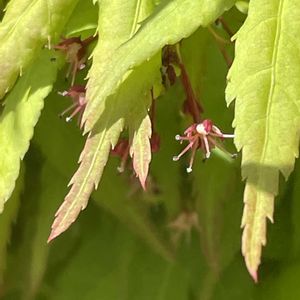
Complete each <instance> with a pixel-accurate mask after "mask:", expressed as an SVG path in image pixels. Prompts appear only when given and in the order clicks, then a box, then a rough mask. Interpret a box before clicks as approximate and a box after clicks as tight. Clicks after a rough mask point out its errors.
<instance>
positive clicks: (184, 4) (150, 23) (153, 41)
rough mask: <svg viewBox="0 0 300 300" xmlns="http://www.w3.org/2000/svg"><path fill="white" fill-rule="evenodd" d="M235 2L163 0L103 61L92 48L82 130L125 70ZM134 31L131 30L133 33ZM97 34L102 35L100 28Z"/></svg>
mask: <svg viewBox="0 0 300 300" xmlns="http://www.w3.org/2000/svg"><path fill="white" fill-rule="evenodd" d="M139 2H140V1H138V2H137V3H139ZM234 2H235V1H234V0H216V1H211V0H175V1H163V2H162V3H161V5H159V6H158V7H157V8H156V9H155V11H154V12H153V14H152V15H151V16H150V17H149V18H148V19H146V20H145V21H144V22H143V24H142V26H141V27H140V28H139V30H138V31H137V33H136V34H135V35H134V36H133V37H132V38H131V39H130V40H129V41H128V42H127V43H124V44H123V45H122V46H121V47H119V48H118V49H117V50H116V51H115V52H114V54H113V55H111V56H110V59H109V60H108V61H106V63H101V64H100V63H99V64H97V63H96V61H95V55H97V54H96V53H97V51H96V50H95V55H94V63H93V67H92V69H91V71H90V73H89V81H88V84H87V100H88V102H87V107H86V110H85V112H84V115H83V122H85V130H86V131H89V130H91V129H92V127H93V126H94V124H95V123H96V122H97V120H98V118H99V116H100V114H101V111H100V110H99V103H101V102H103V101H105V99H106V98H107V97H108V96H109V95H111V94H113V93H114V92H115V91H116V89H117V87H118V86H119V85H120V83H121V82H122V81H123V80H124V78H125V77H126V76H127V75H126V73H127V72H128V70H130V69H132V68H134V67H136V66H138V65H140V64H141V63H143V62H144V61H146V60H149V59H150V58H151V57H152V56H153V55H155V54H156V53H157V52H158V51H159V50H160V49H161V48H162V47H163V46H165V45H167V44H175V43H177V42H178V41H180V40H181V39H183V38H185V37H188V36H189V35H190V34H191V33H193V32H194V31H195V30H196V29H197V28H198V27H199V26H207V25H209V24H210V23H211V22H213V21H214V20H215V19H217V17H218V16H220V15H221V14H222V13H223V12H224V11H225V10H227V9H229V8H230V7H231V6H232V5H233V4H234ZM101 6H102V5H100V8H101ZM137 8H138V6H137ZM100 13H101V9H100ZM107 22H109V18H107ZM100 29H101V27H100ZM134 32H135V31H132V34H133V33H134ZM112 34H114V31H112ZM99 35H100V36H101V30H100V31H99ZM130 37H131V36H129V38H130ZM115 38H116V39H118V35H115ZM102 42H104V41H102Z"/></svg>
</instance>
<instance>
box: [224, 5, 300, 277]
mask: <svg viewBox="0 0 300 300" xmlns="http://www.w3.org/2000/svg"><path fill="white" fill-rule="evenodd" d="M299 13H300V7H299V5H298V4H297V3H296V2H295V1H293V0H280V1H268V0H253V1H251V2H250V5H249V15H248V18H247V20H246V22H245V24H244V25H243V27H242V28H241V30H240V31H239V32H238V34H237V40H236V58H235V61H234V64H233V66H232V68H231V70H230V73H229V76H228V80H229V83H228V86H227V100H228V103H230V102H231V101H232V100H233V99H234V98H235V99H236V108H235V121H234V126H235V127H236V130H235V134H236V137H235V143H236V146H237V148H238V150H240V149H242V151H243V160H242V175H243V178H244V179H246V180H247V181H246V188H245V192H244V202H245V209H244V215H243V220H242V227H243V228H244V232H243V241H242V252H243V255H244V256H245V261H246V265H247V268H248V270H249V272H250V273H251V275H252V277H253V278H254V279H255V280H257V269H258V266H259V264H260V257H261V248H262V246H263V245H265V244H266V226H267V224H266V219H267V218H268V219H269V220H271V221H273V206H274V197H275V195H276V194H277V192H278V178H279V171H281V172H282V174H283V175H284V176H285V178H287V177H288V176H289V174H290V173H291V171H292V170H293V167H294V161H295V157H298V145H299V128H300V113H299V111H300V71H299V68H297V67H295V66H297V65H299V63H300V55H299V49H300V37H299V34H298V32H299V30H300V24H299V22H295V20H296V19H297V18H298V16H299Z"/></svg>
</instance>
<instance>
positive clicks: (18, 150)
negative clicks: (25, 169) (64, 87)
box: [0, 50, 58, 212]
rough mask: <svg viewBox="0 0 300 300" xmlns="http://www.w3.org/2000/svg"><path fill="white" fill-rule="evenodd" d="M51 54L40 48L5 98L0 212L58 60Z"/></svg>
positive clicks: (0, 139) (0, 130) (1, 119)
mask: <svg viewBox="0 0 300 300" xmlns="http://www.w3.org/2000/svg"><path fill="white" fill-rule="evenodd" d="M52 55H53V53H52V52H50V51H48V50H44V51H43V52H42V54H41V57H40V58H38V59H37V60H36V61H35V63H34V64H33V65H32V67H31V68H30V69H29V70H28V71H27V72H26V74H25V75H24V76H23V77H22V78H20V80H19V81H18V83H17V84H16V86H15V88H14V89H13V90H12V92H11V93H10V94H9V95H8V96H7V97H6V99H5V107H4V110H3V112H2V114H1V117H0V143H1V145H2V146H1V155H0V212H2V210H3V207H4V203H5V202H6V201H7V200H8V199H9V197H10V195H11V193H12V191H13V189H14V186H15V181H16V179H17V178H18V175H19V171H20V161H21V160H22V159H23V158H24V155H25V153H26V152H27V150H28V148H29V142H30V140H31V138H32V136H33V130H34V127H35V125H36V123H37V121H38V119H39V117H40V114H41V110H42V108H43V106H44V99H45V98H46V96H47V95H48V94H49V93H50V91H51V90H52V85H53V82H54V81H55V79H56V73H57V69H58V62H52V61H51V60H50V59H51V57H52Z"/></svg>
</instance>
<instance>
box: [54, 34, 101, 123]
mask: <svg viewBox="0 0 300 300" xmlns="http://www.w3.org/2000/svg"><path fill="white" fill-rule="evenodd" d="M96 37H97V36H90V37H88V38H86V39H84V40H81V38H80V37H71V38H63V39H62V41H61V42H60V43H58V44H57V45H55V46H54V47H53V48H54V49H55V50H59V51H62V52H63V53H64V54H65V55H66V60H67V62H69V63H70V67H69V71H68V73H67V77H69V76H70V74H72V79H71V87H70V88H69V89H68V90H67V91H64V92H61V93H59V94H60V95H62V96H68V97H70V98H71V99H72V101H73V104H72V105H70V106H69V107H68V108H67V109H65V110H64V111H63V112H62V113H61V114H60V116H61V117H62V116H64V115H65V114H67V113H68V112H70V111H71V114H70V115H69V116H67V117H66V121H67V122H70V121H71V120H72V119H73V118H74V117H75V116H76V115H78V116H79V117H78V124H81V119H82V115H83V111H84V109H85V105H86V99H85V92H86V89H85V86H83V85H74V82H75V77H76V74H77V72H78V71H79V70H82V69H84V68H85V63H86V59H87V58H86V51H87V47H88V45H89V44H90V43H91V42H92V41H93V40H94V39H95V38H96Z"/></svg>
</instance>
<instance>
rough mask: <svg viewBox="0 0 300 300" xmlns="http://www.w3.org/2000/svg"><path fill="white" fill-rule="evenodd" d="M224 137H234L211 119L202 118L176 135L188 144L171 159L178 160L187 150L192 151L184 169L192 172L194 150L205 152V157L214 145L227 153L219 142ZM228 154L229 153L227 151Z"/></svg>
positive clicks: (207, 156) (178, 139) (233, 155)
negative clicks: (225, 132) (187, 164)
mask: <svg viewBox="0 0 300 300" xmlns="http://www.w3.org/2000/svg"><path fill="white" fill-rule="evenodd" d="M225 138H234V135H233V134H224V133H222V131H221V130H220V129H219V128H218V127H217V126H215V125H214V124H213V122H212V121H211V120H208V119H206V120H204V121H203V122H201V123H198V124H197V123H194V124H193V125H191V126H190V127H188V128H187V129H186V130H185V132H184V136H180V135H176V136H175V139H176V140H177V141H180V143H182V142H183V141H187V142H188V145H187V146H186V147H185V148H184V149H183V150H182V151H181V152H180V154H179V155H177V156H174V157H173V160H174V161H178V160H179V159H180V158H181V157H182V156H183V155H184V154H185V153H186V152H188V151H189V150H191V151H192V155H191V159H190V163H189V166H188V168H187V169H186V170H187V172H188V173H190V172H192V166H193V163H194V159H195V154H196V151H197V150H198V149H199V150H201V151H203V153H204V154H205V158H204V159H207V158H209V157H210V154H211V150H212V149H213V148H215V147H218V148H220V149H221V150H223V151H225V152H226V153H228V152H227V151H226V150H225V149H224V147H223V145H222V144H221V142H222V141H223V140H224V139H225ZM229 154H230V153H229ZM230 155H231V156H232V157H235V154H230Z"/></svg>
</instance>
